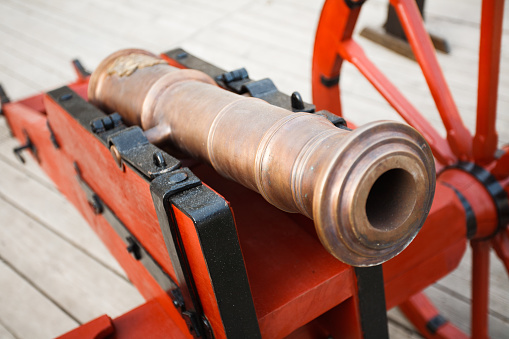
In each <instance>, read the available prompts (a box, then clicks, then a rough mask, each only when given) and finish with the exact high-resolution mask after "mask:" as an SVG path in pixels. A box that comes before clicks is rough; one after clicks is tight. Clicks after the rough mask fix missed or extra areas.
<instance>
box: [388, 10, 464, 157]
mask: <svg viewBox="0 0 509 339" xmlns="http://www.w3.org/2000/svg"><path fill="white" fill-rule="evenodd" d="M390 2H391V4H392V5H393V6H394V9H395V10H396V13H397V14H398V17H399V20H400V22H401V25H402V26H403V29H404V31H405V34H406V37H407V39H408V42H409V43H410V46H411V47H412V50H413V52H414V55H415V59H416V60H417V62H418V63H419V65H420V67H421V69H422V72H423V74H424V77H425V78H426V81H427V83H428V86H429V89H430V92H431V95H432V96H433V99H434V100H435V103H436V106H437V109H438V112H439V113H440V116H441V118H442V121H443V123H444V126H445V128H446V130H447V140H448V141H449V144H450V146H451V149H452V151H453V152H454V153H455V154H456V155H457V156H458V157H459V158H460V159H461V160H465V161H466V160H470V159H471V157H472V154H471V153H472V137H471V135H470V132H469V131H468V129H467V128H466V127H465V125H463V122H462V120H461V117H460V115H459V112H458V108H457V107H456V104H455V103H454V100H453V97H452V94H451V91H450V90H449V87H448V86H447V83H446V81H445V78H444V75H443V73H442V70H441V68H440V65H439V63H438V60H437V57H436V53H435V48H434V47H433V43H432V42H431V39H430V37H429V35H428V33H427V32H426V29H425V27H424V22H423V20H422V17H421V14H420V12H419V9H418V7H417V5H416V3H415V0H390Z"/></svg>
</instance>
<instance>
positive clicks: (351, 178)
mask: <svg viewBox="0 0 509 339" xmlns="http://www.w3.org/2000/svg"><path fill="white" fill-rule="evenodd" d="M88 93H89V99H90V101H91V102H92V103H94V104H96V105H97V106H99V107H100V108H102V109H104V110H106V111H110V112H113V111H115V112H118V113H119V114H121V115H122V116H123V118H124V120H125V121H126V122H127V123H129V124H136V125H140V126H141V127H142V128H143V129H144V130H145V134H146V136H147V138H148V139H149V140H150V141H151V142H153V143H156V144H159V145H162V144H167V145H171V146H172V147H173V148H177V149H178V150H180V151H182V152H185V153H186V154H189V155H191V156H193V157H196V158H198V159H201V160H203V161H206V162H208V163H209V164H211V165H212V166H213V167H214V169H215V170H216V171H217V172H218V173H220V174H221V175H223V176H225V177H227V178H230V179H232V180H235V181H237V182H239V183H241V184H242V185H244V186H246V187H248V188H250V189H252V190H254V191H257V192H259V193H260V194H261V195H262V196H263V197H264V198H265V199H266V200H267V201H268V202H270V203H271V204H273V205H274V206H276V207H278V208H280V209H282V210H284V211H288V212H300V213H302V214H304V215H306V216H308V217H309V218H312V219H313V220H314V222H315V228H316V232H317V234H318V236H319V238H320V241H321V242H322V244H323V245H324V247H325V248H326V249H327V250H328V251H329V252H330V253H331V254H332V255H334V256H335V257H336V258H338V259H339V260H341V261H343V262H345V263H347V264H350V265H354V266H371V265H376V264H379V263H382V262H384V261H386V260H388V259H390V258H392V257H394V256H395V255H397V254H398V253H400V252H401V251H402V250H403V249H404V248H405V247H406V246H407V245H408V244H409V243H410V242H411V241H412V239H413V238H414V237H415V236H416V234H417V232H418V231H419V229H420V228H421V226H422V224H423V223H424V220H425V218H426V216H427V214H428V212H429V209H430V207H431V202H432V199H433V194H434V190H435V167H434V161H433V156H432V154H431V151H430V148H429V146H428V144H427V143H426V141H425V140H424V138H423V137H422V136H421V135H420V134H419V133H418V132H416V131H415V130H414V129H413V128H411V127H409V126H407V125H405V124H401V123H397V122H389V121H379V122H374V123H370V124H366V125H363V126H361V127H359V128H357V129H355V130H353V131H347V130H343V129H339V128H337V127H335V126H334V125H333V124H332V123H331V122H329V121H328V120H327V119H325V118H324V117H322V116H320V115H316V114H310V113H293V112H290V111H288V110H285V109H283V108H279V107H276V106H273V105H270V104H268V103H267V102H265V101H263V100H260V99H256V98H251V97H246V96H241V95H237V94H234V93H231V92H228V91H225V90H223V89H221V88H219V87H218V86H216V85H215V82H214V80H213V79H211V78H210V77H209V76H207V75H206V74H204V73H202V72H199V71H196V70H180V69H177V68H175V67H172V66H170V65H168V64H167V63H165V62H164V61H163V60H161V59H159V58H157V57H156V56H154V55H152V54H150V53H148V52H145V51H141V50H123V51H119V52H117V53H114V54H112V55H110V56H109V57H108V58H106V59H105V60H104V61H103V62H102V63H101V64H100V65H99V67H98V68H97V69H96V70H95V72H94V73H93V74H92V76H91V79H90V84H89V91H88Z"/></svg>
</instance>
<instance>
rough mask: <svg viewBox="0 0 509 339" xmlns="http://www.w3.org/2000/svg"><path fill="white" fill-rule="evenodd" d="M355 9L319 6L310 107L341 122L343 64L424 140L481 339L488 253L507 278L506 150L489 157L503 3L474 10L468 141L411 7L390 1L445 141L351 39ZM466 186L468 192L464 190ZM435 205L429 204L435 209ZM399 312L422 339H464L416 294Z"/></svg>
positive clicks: (354, 2)
mask: <svg viewBox="0 0 509 339" xmlns="http://www.w3.org/2000/svg"><path fill="white" fill-rule="evenodd" d="M363 3H364V0H326V1H325V4H324V7H323V9H322V14H321V17H320V22H319V24H318V28H317V32H316V39H315V46H314V52H313V68H312V85H313V101H314V104H315V105H316V106H317V108H318V109H327V110H329V111H331V112H332V113H335V114H337V115H340V116H341V115H342V112H341V91H340V87H339V75H340V72H341V66H342V64H343V61H348V62H350V63H351V64H352V65H354V66H355V67H356V68H357V69H358V70H359V71H360V73H361V74H362V75H363V76H364V77H365V78H366V79H367V80H368V81H369V82H370V83H371V84H372V85H373V86H374V87H375V88H376V90H377V91H378V92H379V93H380V94H381V95H382V96H383V97H384V98H385V99H386V100H387V102H388V103H389V104H390V105H391V106H392V107H393V108H394V110H395V111H396V112H397V113H398V114H399V115H400V116H401V117H402V118H403V119H404V120H405V121H406V122H407V123H408V124H409V125H411V126H413V127H414V128H416V129H417V130H418V131H420V132H421V134H422V135H423V136H424V137H425V138H426V140H427V141H428V143H429V146H430V147H431V149H432V151H433V154H434V156H435V160H436V164H437V173H438V179H437V183H439V184H440V185H442V186H445V187H448V188H449V189H451V190H453V191H454V192H455V193H456V198H457V199H459V200H460V201H461V203H462V204H463V206H464V208H465V212H464V218H465V224H466V225H465V229H466V232H465V238H468V240H469V241H470V244H471V247H472V258H473V259H472V324H471V329H472V337H474V338H481V337H483V338H484V337H487V336H488V288H489V252H490V249H491V248H493V249H494V250H495V252H496V254H497V255H498V257H499V258H500V260H501V261H502V262H503V263H504V265H505V268H506V270H507V271H508V272H509V228H508V223H509V202H508V201H509V200H508V192H509V148H508V149H502V150H499V149H497V143H498V136H497V132H496V128H495V122H496V110H497V92H498V77H499V64H500V50H501V38H502V21H503V12H504V10H503V9H504V8H503V7H504V0H483V2H482V19H481V39H480V48H479V75H478V97H477V123H476V131H475V135H474V136H472V135H471V133H470V132H469V130H468V129H467V128H466V127H465V125H464V124H463V122H462V119H461V117H460V114H459V112H458V108H457V106H456V104H455V102H454V100H453V97H452V95H451V92H450V90H449V87H448V85H447V83H446V81H445V78H444V75H443V73H442V70H441V68H440V65H439V63H438V60H437V57H436V54H435V50H434V47H433V44H432V42H431V39H430V37H429V35H428V33H427V31H426V29H425V27H424V24H423V20H422V17H421V15H420V13H419V10H418V7H417V5H416V3H415V0H390V3H391V5H392V6H393V7H394V9H395V10H396V12H397V14H398V17H399V19H400V22H401V24H402V27H403V29H404V31H405V33H406V37H407V39H408V42H409V44H410V46H411V47H412V50H413V53H414V55H415V59H416V61H417V63H418V64H419V66H420V68H421V70H422V72H423V74H424V77H425V79H426V82H427V85H428V87H429V89H430V92H431V95H432V97H433V100H434V101H435V104H436V107H437V110H438V112H439V114H440V117H441V119H442V122H443V124H444V127H445V129H446V135H447V136H446V138H443V137H441V136H440V134H439V133H438V132H437V131H436V130H435V128H433V126H432V125H431V124H430V123H429V122H428V121H427V120H426V119H425V118H424V117H423V116H422V114H421V113H420V112H419V111H418V110H417V109H416V108H415V107H414V106H413V105H412V104H411V103H410V101H409V100H407V99H406V97H405V96H404V95H403V94H402V93H401V92H400V91H399V90H398V89H397V88H396V87H395V86H394V85H393V84H392V83H391V82H390V81H389V79H387V78H386V77H385V75H384V74H383V73H382V72H381V71H380V70H379V68H377V67H376V66H375V65H374V64H373V62H371V60H370V59H369V58H368V56H367V55H366V54H365V53H364V51H363V49H362V47H361V46H360V45H359V44H358V43H356V41H355V40H354V39H353V38H352V33H353V30H354V27H355V24H356V22H357V18H358V16H359V13H360V10H361V8H362V5H363ZM468 180H470V181H471V182H472V184H469V185H466V184H464V183H465V181H468ZM481 197H484V198H481ZM486 197H488V198H487V199H485V198H486ZM439 198H440V197H435V202H436V201H438V200H439ZM439 212H440V213H446V212H444V211H443V210H440V211H439ZM432 213H433V210H432ZM436 213H438V212H436ZM430 219H433V220H431V221H430V223H431V222H437V221H436V220H440V217H438V218H437V217H435V218H433V215H431V214H430V217H429V218H428V220H430ZM425 227H426V224H425ZM444 236H447V234H444ZM389 304H390V303H389ZM399 306H400V308H401V310H402V311H403V313H405V315H406V316H407V317H408V318H409V320H410V321H411V322H412V323H413V324H414V325H415V326H416V328H417V329H418V330H419V331H420V332H421V333H422V334H423V335H425V336H426V337H429V338H458V337H466V335H465V334H464V333H463V332H461V331H460V330H458V329H457V328H456V327H455V326H454V325H452V324H450V323H448V322H445V321H443V319H441V317H440V316H439V313H438V311H437V310H436V308H435V307H434V306H433V304H432V303H431V302H430V301H429V299H427V297H426V296H425V295H424V294H423V293H417V294H415V295H413V296H411V297H410V298H409V299H408V300H406V301H405V302H403V303H402V304H400V305H399Z"/></svg>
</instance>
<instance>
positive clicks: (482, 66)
mask: <svg viewBox="0 0 509 339" xmlns="http://www.w3.org/2000/svg"><path fill="white" fill-rule="evenodd" d="M503 18H504V0H484V1H483V2H482V15H481V41H480V44H479V79H478V87H477V125H476V130H475V137H474V145H473V149H474V158H475V159H476V160H477V161H478V162H481V163H487V162H489V161H490V160H492V159H493V155H494V154H495V151H496V149H497V139H498V136H497V131H496V128H495V123H496V117H497V93H498V73H499V68H500V45H501V41H502V22H503Z"/></svg>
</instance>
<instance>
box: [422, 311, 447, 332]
mask: <svg viewBox="0 0 509 339" xmlns="http://www.w3.org/2000/svg"><path fill="white" fill-rule="evenodd" d="M448 322H449V320H447V319H446V318H445V317H444V316H443V315H441V314H437V315H436V316H434V317H433V318H431V319H430V320H429V321H428V322H427V323H426V329H427V330H428V331H429V332H430V333H431V334H435V333H437V331H438V330H439V329H440V328H441V327H442V326H444V325H445V324H447V323H448Z"/></svg>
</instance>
